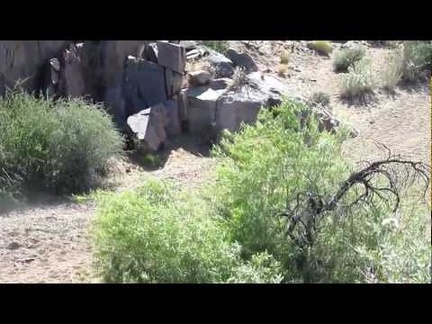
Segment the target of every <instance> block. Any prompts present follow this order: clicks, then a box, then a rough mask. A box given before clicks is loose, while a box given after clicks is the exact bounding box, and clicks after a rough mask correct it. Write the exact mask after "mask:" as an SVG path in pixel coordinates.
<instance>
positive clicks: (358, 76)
mask: <svg viewBox="0 0 432 324" xmlns="http://www.w3.org/2000/svg"><path fill="white" fill-rule="evenodd" d="M373 88H374V79H373V76H372V70H371V65H370V61H369V60H367V59H362V60H360V61H357V62H355V63H354V64H353V66H350V67H349V68H348V73H347V74H345V75H342V92H341V96H342V97H344V98H347V99H355V98H359V99H360V98H363V97H364V96H365V95H367V94H369V93H371V92H372V91H373Z"/></svg>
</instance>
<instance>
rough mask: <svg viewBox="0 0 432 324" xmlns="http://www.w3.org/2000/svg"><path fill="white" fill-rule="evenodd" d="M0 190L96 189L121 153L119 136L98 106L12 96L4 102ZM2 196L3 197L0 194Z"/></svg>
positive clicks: (0, 109) (0, 124)
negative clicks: (110, 164) (109, 162)
mask: <svg viewBox="0 0 432 324" xmlns="http://www.w3.org/2000/svg"><path fill="white" fill-rule="evenodd" d="M0 133H1V136H0V166H1V168H0V170H1V171H0V188H2V190H3V197H5V196H6V192H7V193H9V195H15V196H16V194H17V193H19V192H21V193H23V194H25V193H26V192H27V191H38V190H49V191H52V192H54V193H60V194H63V193H71V192H79V191H81V190H84V189H87V188H90V187H92V186H93V185H95V184H97V182H98V180H99V179H100V176H102V175H104V174H105V173H106V171H107V165H108V159H109V158H110V157H112V156H114V155H116V154H117V153H118V152H120V150H121V137H120V135H119V134H118V133H117V131H116V130H115V128H114V125H113V123H112V121H111V119H110V117H109V116H108V115H107V114H106V113H105V112H104V111H103V110H102V109H100V108H99V107H97V106H93V105H91V106H90V105H87V104H86V103H84V102H83V101H80V100H71V101H66V100H65V101H56V102H53V101H47V100H45V99H35V98H33V97H32V96H31V95H28V94H25V93H8V94H7V96H6V97H5V98H4V99H3V100H1V101H0ZM0 194H1V193H0Z"/></svg>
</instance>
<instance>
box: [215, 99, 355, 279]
mask: <svg viewBox="0 0 432 324" xmlns="http://www.w3.org/2000/svg"><path fill="white" fill-rule="evenodd" d="M308 110H309V109H308V107H305V106H304V105H302V104H299V103H295V102H286V103H285V104H283V105H282V106H281V107H279V108H274V109H273V110H272V111H271V112H270V111H267V110H262V111H261V112H260V116H259V120H258V122H257V124H256V125H255V126H246V127H245V128H244V129H243V130H242V131H241V132H240V133H239V134H237V135H229V134H227V135H225V138H224V139H223V140H222V142H221V145H220V146H217V147H215V149H214V152H213V154H214V155H215V156H216V157H218V158H222V161H223V162H221V165H220V166H219V167H218V176H217V180H216V183H217V187H216V188H214V189H213V190H212V191H211V192H212V195H213V196H214V197H215V198H213V199H214V200H215V202H214V203H215V204H216V206H217V208H218V213H219V214H221V215H222V216H224V217H225V218H226V219H227V222H228V224H229V226H228V227H229V229H230V233H231V238H232V240H233V241H237V242H239V243H240V244H241V246H242V254H243V256H244V257H245V258H246V259H247V258H249V257H250V256H251V255H253V254H255V253H260V252H265V251H267V252H268V253H270V254H271V255H273V256H274V257H275V258H276V260H278V261H279V262H281V264H282V265H283V266H284V268H285V271H286V276H285V280H286V281H293V280H299V278H300V277H301V276H300V275H299V274H298V273H296V269H295V266H294V265H295V262H294V259H295V254H296V253H297V251H296V249H295V247H294V246H293V245H292V242H290V240H288V239H287V237H286V235H285V227H286V223H285V221H284V219H280V218H278V217H276V214H277V213H278V212H279V211H280V210H282V209H283V208H284V207H285V206H286V204H287V201H288V202H292V201H293V200H294V197H296V195H297V193H298V192H299V191H301V190H305V191H307V190H311V189H313V188H315V187H317V188H319V190H320V191H321V192H327V191H330V189H331V188H333V187H334V186H335V185H336V184H337V183H338V182H339V181H340V180H341V177H342V176H343V174H345V173H346V172H347V166H346V164H345V163H344V162H343V161H342V160H341V159H340V158H338V155H339V152H340V147H339V145H338V144H337V142H338V141H339V140H340V138H338V137H335V136H331V135H329V134H320V133H319V132H318V129H317V123H316V122H314V123H311V125H310V127H311V130H308V131H301V130H300V122H299V118H298V117H297V116H299V115H300V114H302V113H306V112H307V111H308ZM274 114H276V115H277V117H276V118H274ZM306 138H307V139H308V141H307V142H308V144H306V143H305V142H306V141H305V139H306Z"/></svg>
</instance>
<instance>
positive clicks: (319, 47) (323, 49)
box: [307, 41, 333, 56]
mask: <svg viewBox="0 0 432 324" xmlns="http://www.w3.org/2000/svg"><path fill="white" fill-rule="evenodd" d="M307 46H308V48H309V49H311V50H314V51H316V52H318V53H319V54H323V55H327V56H328V55H330V53H331V52H332V51H333V47H332V45H331V44H330V43H329V42H327V41H314V42H309V43H308V45H307Z"/></svg>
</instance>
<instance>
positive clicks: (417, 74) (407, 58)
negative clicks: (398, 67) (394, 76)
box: [402, 41, 432, 82]
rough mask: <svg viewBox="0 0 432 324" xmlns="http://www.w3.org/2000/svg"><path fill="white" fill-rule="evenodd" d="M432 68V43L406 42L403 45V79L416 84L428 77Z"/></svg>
mask: <svg viewBox="0 0 432 324" xmlns="http://www.w3.org/2000/svg"><path fill="white" fill-rule="evenodd" d="M431 67H432V42H431V41H427V42H426V41H405V42H404V43H403V70H402V79H403V80H404V81H407V82H415V81H417V80H419V79H423V78H425V77H426V73H425V72H426V71H427V70H428V69H429V70H430V68H431Z"/></svg>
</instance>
